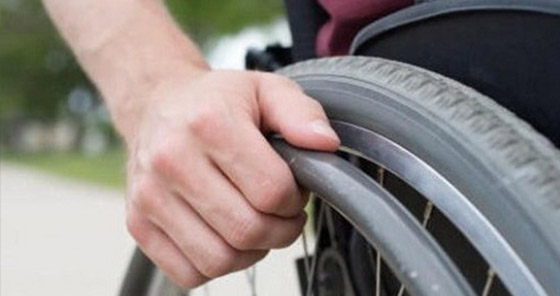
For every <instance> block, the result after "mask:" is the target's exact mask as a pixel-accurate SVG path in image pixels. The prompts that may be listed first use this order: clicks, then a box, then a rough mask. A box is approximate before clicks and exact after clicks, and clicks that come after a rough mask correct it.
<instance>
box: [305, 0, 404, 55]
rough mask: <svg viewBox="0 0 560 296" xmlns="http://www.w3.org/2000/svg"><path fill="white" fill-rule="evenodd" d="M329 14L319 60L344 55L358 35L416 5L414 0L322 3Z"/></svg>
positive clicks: (322, 32)
mask: <svg viewBox="0 0 560 296" xmlns="http://www.w3.org/2000/svg"><path fill="white" fill-rule="evenodd" d="M318 1H319V4H320V5H321V6H322V7H323V8H324V9H325V11H326V12H327V13H328V14H329V20H328V21H327V22H326V23H325V24H324V25H323V26H322V27H321V29H319V32H318V34H317V40H316V43H315V48H316V51H317V55H319V56H332V55H344V54H347V53H348V49H349V48H350V43H352V39H353V38H354V36H355V35H356V33H357V32H358V31H359V30H360V29H361V28H363V27H364V26H365V25H367V24H369V23H371V22H372V21H374V20H376V19H378V18H380V17H383V16H385V15H387V14H389V13H391V12H394V11H396V10H399V9H401V8H404V7H406V6H409V5H412V4H413V2H414V1H413V0H318Z"/></svg>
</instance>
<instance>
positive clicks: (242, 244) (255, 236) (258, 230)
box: [227, 212, 265, 250]
mask: <svg viewBox="0 0 560 296" xmlns="http://www.w3.org/2000/svg"><path fill="white" fill-rule="evenodd" d="M262 225H263V222H262V217H261V214H259V213H256V212H248V213H246V214H244V215H239V216H238V218H237V219H236V221H234V222H233V230H232V231H231V233H230V235H229V237H228V238H227V241H228V243H229V244H230V245H231V246H232V247H234V248H236V249H238V250H251V249H255V247H256V245H257V243H258V242H259V241H260V240H261V239H262V237H263V236H264V234H265V232H264V229H263V227H262Z"/></svg>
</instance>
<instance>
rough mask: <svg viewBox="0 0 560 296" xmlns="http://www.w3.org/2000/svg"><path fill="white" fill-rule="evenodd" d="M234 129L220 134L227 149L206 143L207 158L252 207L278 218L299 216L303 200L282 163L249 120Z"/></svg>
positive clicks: (290, 174) (292, 178)
mask: <svg viewBox="0 0 560 296" xmlns="http://www.w3.org/2000/svg"><path fill="white" fill-rule="evenodd" d="M238 130H239V131H238V132H237V133H224V135H223V139H222V140H223V141H224V142H225V143H228V148H227V149H225V147H220V145H213V146H210V145H209V146H210V149H208V154H209V157H210V158H211V159H212V160H213V162H214V163H215V164H216V166H217V167H218V168H219V169H220V170H221V171H222V172H223V173H224V174H225V175H226V176H227V178H228V179H229V180H230V181H231V182H232V183H233V184H235V186H236V187H237V189H238V190H239V191H240V192H241V193H242V195H243V196H245V198H246V199H247V200H248V201H249V203H250V204H251V206H252V207H254V208H255V209H257V210H259V211H261V212H263V213H267V214H273V215H277V216H281V217H294V216H297V215H299V214H300V213H301V211H302V210H303V207H304V206H305V202H306V200H305V199H304V198H303V196H302V194H301V192H300V191H299V189H298V187H297V185H296V182H295V179H294V177H293V175H292V173H291V171H290V169H289V167H288V165H287V164H286V162H285V161H284V160H283V159H282V158H280V156H279V155H278V154H277V153H276V152H275V151H274V149H272V148H271V147H270V145H269V143H268V142H267V141H266V139H265V137H264V136H263V135H262V134H261V133H260V131H259V130H258V129H257V128H256V127H255V126H253V125H252V124H251V123H250V122H240V123H239V124H238ZM247 143H251V144H250V145H247Z"/></svg>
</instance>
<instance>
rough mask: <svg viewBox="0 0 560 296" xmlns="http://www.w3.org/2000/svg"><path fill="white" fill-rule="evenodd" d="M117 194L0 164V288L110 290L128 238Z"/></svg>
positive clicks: (22, 295)
mask: <svg viewBox="0 0 560 296" xmlns="http://www.w3.org/2000/svg"><path fill="white" fill-rule="evenodd" d="M122 195H123V194H122V193H121V192H118V191H111V190H106V189H101V188H99V187H96V186H91V185H86V184H81V183H76V182H73V181H68V180H67V179H63V178H59V177H55V176H52V175H48V174H44V173H39V172H36V171H33V170H29V169H26V168H22V167H19V166H14V165H10V164H4V163H2V164H0V197H1V199H0V227H1V229H0V236H1V237H0V243H1V247H0V258H1V259H0V295H2V296H26V295H30V296H31V295H61V296H65V295H68V296H70V295H82V296H86V295H92V296H102V295H116V293H117V291H118V287H119V285H120V281H121V278H122V275H123V272H124V270H125V267H126V264H127V261H128V259H129V256H130V254H131V250H132V246H133V242H132V240H131V239H130V238H129V237H128V235H127V233H126V230H125V227H124V223H123V221H124V203H123V201H124V200H123V197H122Z"/></svg>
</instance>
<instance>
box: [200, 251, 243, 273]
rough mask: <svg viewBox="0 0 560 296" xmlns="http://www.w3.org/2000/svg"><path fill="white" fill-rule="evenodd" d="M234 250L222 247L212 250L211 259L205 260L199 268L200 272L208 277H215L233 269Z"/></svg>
mask: <svg viewBox="0 0 560 296" xmlns="http://www.w3.org/2000/svg"><path fill="white" fill-rule="evenodd" d="M236 257H237V255H236V252H235V251H233V250H231V249H230V250H228V249H227V248H222V249H221V250H219V251H217V252H213V254H212V256H208V257H207V258H211V260H206V261H205V262H203V263H202V264H201V267H200V268H199V270H200V272H201V273H202V274H203V275H205V276H207V277H208V278H216V277H219V276H222V275H225V274H228V273H230V272H232V271H233V269H234V267H235V258H236Z"/></svg>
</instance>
